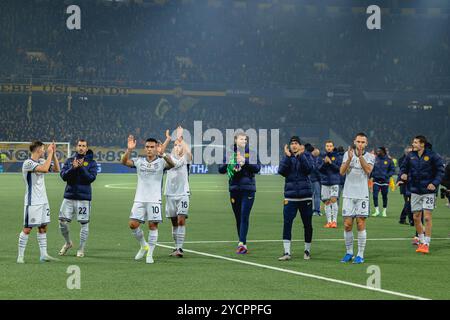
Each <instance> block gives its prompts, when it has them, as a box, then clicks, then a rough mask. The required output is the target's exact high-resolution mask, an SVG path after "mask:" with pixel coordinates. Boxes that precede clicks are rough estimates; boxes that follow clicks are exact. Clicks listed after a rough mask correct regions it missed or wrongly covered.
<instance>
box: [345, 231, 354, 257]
mask: <svg viewBox="0 0 450 320" xmlns="http://www.w3.org/2000/svg"><path fill="white" fill-rule="evenodd" d="M344 239H345V248H346V249H347V253H348V254H351V255H353V231H344Z"/></svg>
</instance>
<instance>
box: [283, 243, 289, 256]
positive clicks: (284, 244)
mask: <svg viewBox="0 0 450 320" xmlns="http://www.w3.org/2000/svg"><path fill="white" fill-rule="evenodd" d="M283 247H284V253H287V254H289V255H290V254H291V240H283Z"/></svg>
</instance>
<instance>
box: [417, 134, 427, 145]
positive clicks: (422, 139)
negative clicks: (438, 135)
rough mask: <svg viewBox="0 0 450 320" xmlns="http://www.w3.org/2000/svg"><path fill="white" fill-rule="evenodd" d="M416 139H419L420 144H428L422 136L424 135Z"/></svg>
mask: <svg viewBox="0 0 450 320" xmlns="http://www.w3.org/2000/svg"><path fill="white" fill-rule="evenodd" d="M414 139H417V140H419V142H420V143H423V144H427V142H428V141H427V138H425V136H422V135H418V136H416V137H415V138H414Z"/></svg>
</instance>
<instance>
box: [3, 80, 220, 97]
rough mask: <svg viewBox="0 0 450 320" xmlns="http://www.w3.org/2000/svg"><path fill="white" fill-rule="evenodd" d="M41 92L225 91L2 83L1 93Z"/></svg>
mask: <svg viewBox="0 0 450 320" xmlns="http://www.w3.org/2000/svg"><path fill="white" fill-rule="evenodd" d="M30 92H39V93H44V94H65V95H69V94H73V95H96V96H127V95H129V94H133V95H139V94H141V95H173V96H176V97H181V96H201V97H224V96H226V92H225V91H194V90H183V89H182V88H179V87H177V88H174V89H140V88H134V89H133V88H128V87H115V86H72V85H64V84H44V85H31V84H20V83H0V93H16V94H17V93H18V94H28V93H30Z"/></svg>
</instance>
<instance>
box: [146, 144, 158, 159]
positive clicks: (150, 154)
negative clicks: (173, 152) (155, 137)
mask: <svg viewBox="0 0 450 320" xmlns="http://www.w3.org/2000/svg"><path fill="white" fill-rule="evenodd" d="M145 152H146V153H147V156H148V157H153V156H155V155H156V146H152V145H146V146H145Z"/></svg>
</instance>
